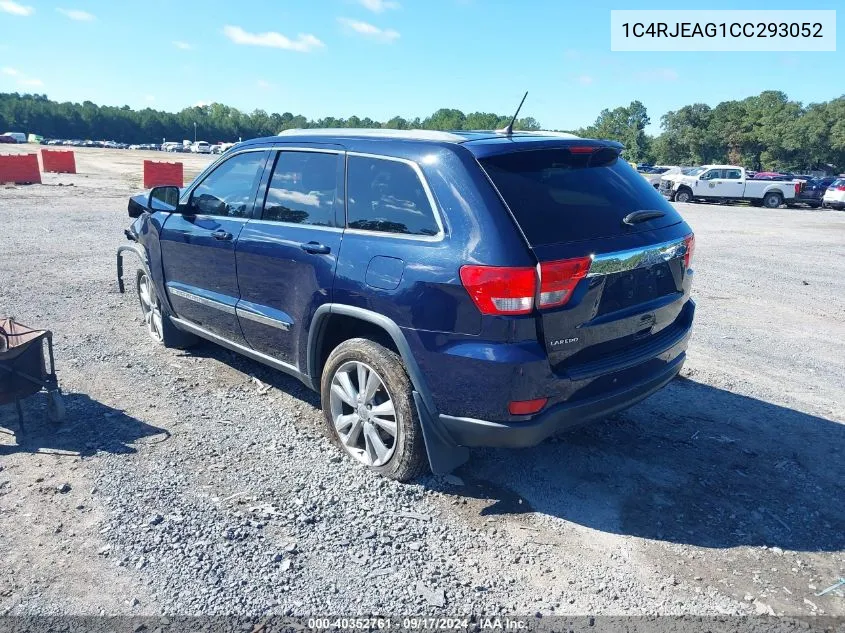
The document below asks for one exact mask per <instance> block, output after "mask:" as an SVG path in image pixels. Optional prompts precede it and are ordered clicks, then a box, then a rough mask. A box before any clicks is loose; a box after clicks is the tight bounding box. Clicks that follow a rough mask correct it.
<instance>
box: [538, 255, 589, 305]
mask: <svg viewBox="0 0 845 633" xmlns="http://www.w3.org/2000/svg"><path fill="white" fill-rule="evenodd" d="M592 263H593V258H592V257H577V258H575V259H563V260H560V261H557V262H543V263H541V264H540V301H539V303H538V306H537V307H539V308H554V307H556V306H562V305H564V304H565V303H566V302H567V301H569V298H570V297H571V296H572V291H573V290H575V286H577V285H578V282H579V281H581V280H582V279H583V278H584V277H586V276H587V273H588V272H589V270H590V264H592Z"/></svg>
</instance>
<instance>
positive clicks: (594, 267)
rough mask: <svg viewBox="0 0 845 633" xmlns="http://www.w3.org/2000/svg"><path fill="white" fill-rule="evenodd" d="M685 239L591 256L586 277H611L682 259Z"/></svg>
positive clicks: (684, 250)
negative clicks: (614, 274) (591, 260)
mask: <svg viewBox="0 0 845 633" xmlns="http://www.w3.org/2000/svg"><path fill="white" fill-rule="evenodd" d="M685 239H686V238H683V237H682V238H680V239H677V240H671V241H668V242H661V243H660V244H650V245H649V246H643V247H641V248H632V249H630V250H626V251H616V252H615V253H602V254H600V255H593V256H592V257H593V263H592V264H590V270H589V272H588V273H587V277H598V276H601V275H612V274H613V273H622V272H627V271H630V270H635V269H637V268H647V267H648V266H654V265H655V264H660V263H662V262H668V261H670V260H672V259H676V258H678V257H683V256H684V255H686V252H687V246H686V242H685V241H684V240H685Z"/></svg>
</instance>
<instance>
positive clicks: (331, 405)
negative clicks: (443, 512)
mask: <svg viewBox="0 0 845 633" xmlns="http://www.w3.org/2000/svg"><path fill="white" fill-rule="evenodd" d="M361 382H364V384H363V385H361V384H360V383H361ZM320 394H321V400H322V405H323V413H324V415H325V417H326V427H327V433H328V435H329V437H330V438H331V439H332V441H333V442H334V443H335V444H336V445H337V446H338V447H339V448H341V449H342V450H343V451H344V452H346V453H347V454H348V455H349V456H351V457H352V458H353V459H355V460H356V461H358V462H359V463H361V464H363V465H365V466H366V467H367V468H369V469H371V470H374V471H375V472H377V473H379V474H380V475H383V476H385V477H388V478H390V479H395V480H397V481H411V480H412V479H415V478H417V477H419V476H420V475H423V474H425V473H426V472H428V459H427V456H426V450H425V440H424V439H423V434H422V427H421V426H420V421H419V417H418V416H417V410H416V407H415V405H414V397H413V387H412V385H411V380H410V379H409V378H408V374H407V373H406V371H405V366H404V364H403V363H402V359H401V358H400V357H399V355H398V354H396V352H393V351H391V350H389V349H387V348H386V347H384V346H382V345H379V344H378V343H376V342H374V341H371V340H369V339H364V338H353V339H349V340H347V341H344V342H343V343H341V344H340V345H338V346H337V347H336V348H335V349H334V350H333V351H332V353H331V354H329V357H328V359H327V360H326V364H325V367H324V368H323V376H322V379H321V381H320Z"/></svg>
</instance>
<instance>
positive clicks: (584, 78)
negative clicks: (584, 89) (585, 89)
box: [578, 75, 596, 86]
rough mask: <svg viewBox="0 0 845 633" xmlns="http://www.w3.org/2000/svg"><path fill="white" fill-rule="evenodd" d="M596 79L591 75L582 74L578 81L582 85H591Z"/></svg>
mask: <svg viewBox="0 0 845 633" xmlns="http://www.w3.org/2000/svg"><path fill="white" fill-rule="evenodd" d="M595 81H596V80H595V79H593V78H592V77H591V76H590V75H581V76H580V77H578V83H579V84H581V85H582V86H589V85H590V84H592V83H595Z"/></svg>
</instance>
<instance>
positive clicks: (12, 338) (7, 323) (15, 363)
mask: <svg viewBox="0 0 845 633" xmlns="http://www.w3.org/2000/svg"><path fill="white" fill-rule="evenodd" d="M45 351H46V356H45ZM47 359H49V361H50V365H49V369H50V370H49V371H47ZM42 389H46V391H47V416H48V417H49V418H50V421H51V422H55V423H58V422H61V421H62V420H63V419H64V417H65V405H64V402H63V400H62V391H61V389H59V382H58V380H57V379H56V366H55V364H54V363H53V333H52V332H51V331H50V330H35V329H33V328H30V327H27V326H26V325H23V324H22V323H17V322H15V321H14V320H13V319H11V318H6V319H0V405H2V404H8V403H10V402H14V403H15V408H16V409H17V412H18V421H19V422H20V425H21V428H23V412H22V411H21V403H20V401H21V398H26V397H27V396H31V395H33V394H36V393H38V392H39V391H41V390H42Z"/></svg>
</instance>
